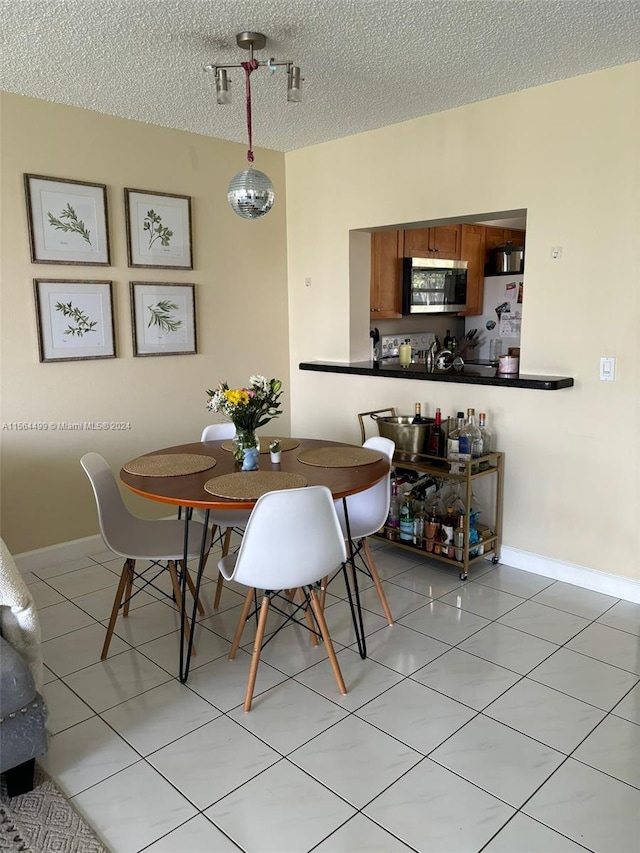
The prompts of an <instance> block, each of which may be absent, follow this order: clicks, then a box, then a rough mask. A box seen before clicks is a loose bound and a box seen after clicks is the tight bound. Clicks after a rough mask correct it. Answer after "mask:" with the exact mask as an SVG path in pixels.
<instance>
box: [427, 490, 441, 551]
mask: <svg viewBox="0 0 640 853" xmlns="http://www.w3.org/2000/svg"><path fill="white" fill-rule="evenodd" d="M439 529H440V519H439V518H438V514H437V512H436V505H435V503H432V504H431V507H430V509H429V514H428V516H427V521H426V524H425V543H424V546H425V550H426V551H428V552H430V553H432V552H434V551H435V544H436V537H437V535H438V530H439ZM437 553H438V554H439V553H440V548H439V546H438V551H437Z"/></svg>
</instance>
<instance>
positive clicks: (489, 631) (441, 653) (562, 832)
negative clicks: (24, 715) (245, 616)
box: [29, 543, 640, 853]
mask: <svg viewBox="0 0 640 853" xmlns="http://www.w3.org/2000/svg"><path fill="white" fill-rule="evenodd" d="M375 546H376V549H375V553H376V558H377V564H378V568H379V572H380V575H381V576H382V578H383V579H384V586H385V590H386V594H387V597H388V599H389V603H390V605H391V608H392V611H393V613H394V616H395V618H396V620H397V622H396V624H395V625H394V626H393V627H391V628H389V627H388V626H387V624H386V621H385V620H384V618H382V609H381V607H380V604H379V601H378V599H377V596H376V593H375V590H374V589H373V588H372V587H371V584H370V583H364V579H363V587H364V588H363V595H362V600H363V605H364V607H365V608H366V612H365V624H366V630H367V633H368V650H369V657H368V658H367V660H362V659H361V658H360V657H359V655H358V654H357V653H356V652H355V651H354V649H353V640H354V638H353V633H352V630H353V629H352V626H351V622H350V613H349V609H348V607H347V605H346V604H345V602H344V600H342V598H341V596H340V593H341V585H340V583H339V582H338V581H337V582H336V583H335V584H334V585H333V586H332V587H331V592H332V595H330V596H329V598H328V601H327V610H326V616H327V622H328V625H329V629H330V631H331V633H332V636H333V638H334V643H335V647H336V651H337V652H338V658H339V661H340V664H341V667H342V672H343V675H344V677H345V681H346V683H347V687H348V689H349V693H348V694H347V695H346V696H344V697H342V696H340V695H339V694H338V692H337V688H336V684H335V681H334V679H333V675H332V672H331V669H330V667H329V665H328V662H327V660H326V657H325V653H324V650H323V648H322V646H320V647H319V648H314V647H313V646H312V645H311V643H310V642H309V637H308V635H307V634H305V632H303V631H301V630H299V629H298V628H297V627H287V628H285V629H284V630H283V631H282V632H281V634H279V635H278V637H277V639H275V640H274V641H273V643H272V644H271V645H269V646H268V647H267V648H266V649H265V651H264V654H263V662H262V663H261V665H260V670H259V674H258V680H257V685H256V698H255V700H254V705H253V710H252V711H251V712H250V713H249V714H246V713H244V712H243V710H242V702H243V697H244V688H245V683H246V677H247V672H248V663H249V660H250V658H249V654H248V653H247V651H241V652H239V654H238V657H237V659H236V660H235V661H229V660H228V659H227V654H228V650H229V646H230V640H231V638H232V636H233V631H234V628H235V625H236V620H237V617H238V613H239V610H240V605H241V603H242V594H241V592H242V591H241V590H240V589H239V588H237V589H235V590H234V589H233V588H229V587H227V588H226V589H225V592H224V594H223V598H222V606H221V609H220V611H219V612H218V613H214V612H213V611H212V609H211V601H212V598H213V586H212V583H211V578H212V577H214V576H215V572H216V569H215V563H216V561H215V559H212V560H210V563H209V566H208V568H207V575H206V576H205V584H204V586H203V597H204V599H205V602H207V607H208V612H207V616H206V618H205V619H204V620H203V621H202V622H201V624H200V627H199V628H198V630H197V634H196V643H197V652H198V653H197V656H196V657H195V658H194V659H193V665H192V671H191V675H190V678H189V682H188V685H186V686H185V685H181V684H180V682H179V681H178V680H177V678H176V673H177V662H178V635H177V633H176V631H177V626H178V622H177V619H176V614H175V611H174V609H173V606H172V604H171V602H170V601H167V600H162V599H160V597H159V596H158V595H157V594H149V592H145V593H142V594H140V595H139V596H138V598H137V599H136V600H135V601H134V604H133V606H132V609H131V612H130V615H129V617H128V619H126V620H123V619H122V618H121V617H120V618H119V619H118V622H117V626H116V632H117V635H118V636H117V637H114V639H113V641H112V644H111V650H110V656H109V658H108V659H107V660H106V661H105V662H104V663H101V662H100V650H101V646H102V640H103V637H104V625H105V624H106V620H107V617H108V613H109V609H110V605H111V601H112V598H113V595H114V593H115V587H116V583H117V575H118V573H119V571H120V561H119V560H114V559H113V555H112V554H111V553H104V554H98V555H96V556H95V557H94V558H87V559H85V560H74V561H73V563H70V564H68V565H67V566H60V565H57V566H51V567H48V568H46V569H42V570H37V571H35V572H34V573H33V575H32V576H31V577H30V578H29V580H30V585H31V589H32V590H33V593H34V595H35V597H36V601H37V603H38V607H39V612H40V617H41V621H42V628H43V636H44V642H43V649H44V658H45V663H46V666H47V675H46V680H47V683H46V685H45V688H44V693H45V698H46V700H47V703H48V705H49V711H50V717H49V730H50V732H51V742H50V748H49V752H48V754H47V755H46V756H45V757H44V758H43V759H42V764H43V765H44V767H45V769H46V770H47V771H48V772H49V773H50V774H51V775H52V776H53V777H54V778H55V779H56V780H57V782H58V784H59V785H60V786H61V787H62V788H63V790H64V791H65V792H66V793H67V795H68V796H69V797H71V798H72V800H73V802H74V803H75V806H76V807H77V808H78V809H79V811H80V812H82V814H83V815H84V816H85V817H86V819H87V820H88V821H89V823H91V824H92V826H93V827H94V828H95V830H96V832H97V833H98V835H99V836H100V837H101V838H102V840H103V842H104V843H105V845H106V846H107V847H108V848H109V850H111V851H113V852H114V853H138V851H142V850H145V851H149V853H205V851H206V853H218V851H219V853H230V851H236V853H237V851H238V850H242V851H246V853H271V851H273V853H307V851H311V850H313V851H317V853H375V851H384V853H391V852H392V853H400V851H411V850H413V851H419V853H422V851H425V853H426V851H429V853H453V851H456V853H478V851H486V853H569V851H580V850H582V851H584V850H590V851H594V853H635V851H639V850H640V605H635V604H630V603H629V602H625V601H619V600H618V599H616V598H611V597H608V596H606V595H602V594H600V593H596V592H590V591H589V590H585V589H581V588H579V587H575V586H570V585H568V584H565V583H560V582H554V581H552V580H550V579H549V578H544V577H540V576H537V575H532V574H527V573H525V572H521V571H518V570H517V569H512V568H509V567H506V566H497V567H494V566H492V564H491V563H488V562H487V563H486V564H483V565H482V567H481V568H476V569H475V570H474V571H472V572H471V573H470V579H469V580H468V581H466V582H465V583H462V582H461V581H459V580H458V576H457V572H455V571H453V570H451V569H449V568H448V567H442V566H439V565H437V564H435V563H433V562H431V563H430V562H429V561H428V560H427V559H426V558H424V559H419V558H418V557H417V555H414V554H411V553H409V552H406V551H400V550H399V549H395V550H394V549H393V547H387V546H384V544H381V543H375ZM251 641H252V631H251V627H250V626H249V627H248V628H247V631H246V633H245V637H244V638H243V643H246V645H245V646H244V648H245V650H249V651H250V650H251Z"/></svg>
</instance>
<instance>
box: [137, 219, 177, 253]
mask: <svg viewBox="0 0 640 853" xmlns="http://www.w3.org/2000/svg"><path fill="white" fill-rule="evenodd" d="M142 229H143V231H148V232H149V248H151V247H152V246H153V244H154V243H155V242H157V241H158V240H160V245H161V246H164V247H165V248H166V247H167V246H169V245H170V243H171V238H172V237H173V231H171V229H170V228H167V227H166V226H165V225H163V224H162V217H161V216H160V214H158V213H156V212H155V210H148V211H147V215H146V216H145V218H144V223H143V226H142Z"/></svg>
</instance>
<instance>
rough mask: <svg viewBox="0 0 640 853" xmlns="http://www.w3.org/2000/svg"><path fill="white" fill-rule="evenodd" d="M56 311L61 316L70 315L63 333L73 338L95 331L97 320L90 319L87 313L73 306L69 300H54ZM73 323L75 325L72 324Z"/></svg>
mask: <svg viewBox="0 0 640 853" xmlns="http://www.w3.org/2000/svg"><path fill="white" fill-rule="evenodd" d="M56 311H60V313H61V314H62V316H63V317H70V318H71V321H72V322H70V323H69V325H68V326H67V328H66V329H65V331H64V334H65V335H71V337H74V338H82V337H83V336H84V335H86V334H87V332H95V331H96V326H97V325H98V321H97V320H90V319H89V315H88V314H85V312H84V311H81V310H80V308H75V307H74V306H73V303H71V302H56ZM74 323H75V325H74Z"/></svg>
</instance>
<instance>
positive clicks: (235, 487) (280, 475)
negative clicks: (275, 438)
mask: <svg viewBox="0 0 640 853" xmlns="http://www.w3.org/2000/svg"><path fill="white" fill-rule="evenodd" d="M306 485H307V481H306V479H305V478H304V477H301V476H300V474H287V472H286V471H236V472H234V473H233V474H222V475H221V476H220V477H213V478H212V479H211V480H207V482H206V483H205V484H204V487H205V490H206V491H207V492H209V494H211V495H216V496H217V497H219V498H229V499H230V500H234V501H251V500H255V499H257V498H259V497H261V496H262V495H266V493H267V492H275V491H279V490H280V489H300V488H302V486H306Z"/></svg>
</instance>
